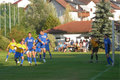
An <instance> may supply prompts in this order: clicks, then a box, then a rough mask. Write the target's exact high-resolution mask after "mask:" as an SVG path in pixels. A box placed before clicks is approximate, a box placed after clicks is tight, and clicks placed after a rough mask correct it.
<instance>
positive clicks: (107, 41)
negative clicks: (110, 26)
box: [104, 34, 114, 66]
mask: <svg viewBox="0 0 120 80" xmlns="http://www.w3.org/2000/svg"><path fill="white" fill-rule="evenodd" d="M104 46H105V54H106V58H107V62H108V66H109V65H110V61H111V62H112V65H114V64H113V60H112V59H111V57H110V56H109V54H110V49H111V46H112V45H111V41H110V39H109V36H108V35H107V34H105V35H104Z"/></svg>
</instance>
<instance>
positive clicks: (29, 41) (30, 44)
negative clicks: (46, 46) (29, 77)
mask: <svg viewBox="0 0 120 80" xmlns="http://www.w3.org/2000/svg"><path fill="white" fill-rule="evenodd" d="M33 43H34V38H33V37H32V34H31V33H30V32H29V33H28V37H27V38H26V39H25V44H26V45H27V47H28V51H29V52H28V56H29V59H30V65H32V56H31V54H32V55H33V59H34V62H35V65H37V62H36V57H35V53H34V49H33V47H34V46H33Z"/></svg>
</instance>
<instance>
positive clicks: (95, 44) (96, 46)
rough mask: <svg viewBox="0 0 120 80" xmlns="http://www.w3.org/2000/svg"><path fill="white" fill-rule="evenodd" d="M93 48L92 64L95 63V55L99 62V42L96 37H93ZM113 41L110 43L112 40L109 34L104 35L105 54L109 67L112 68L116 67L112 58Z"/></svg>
mask: <svg viewBox="0 0 120 80" xmlns="http://www.w3.org/2000/svg"><path fill="white" fill-rule="evenodd" d="M90 43H91V46H92V53H91V60H90V62H91V63H93V55H94V54H95V56H96V62H98V54H97V53H98V49H99V40H97V39H96V38H95V36H91V41H90ZM111 47H112V45H111V41H110V38H109V36H108V34H105V35H104V48H105V54H106V58H107V63H108V65H107V66H110V65H112V66H113V65H114V63H113V60H112V58H111V57H110V55H109V54H110V50H111Z"/></svg>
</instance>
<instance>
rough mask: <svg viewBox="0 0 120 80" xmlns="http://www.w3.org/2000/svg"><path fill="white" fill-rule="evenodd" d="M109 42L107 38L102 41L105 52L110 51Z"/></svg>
mask: <svg viewBox="0 0 120 80" xmlns="http://www.w3.org/2000/svg"><path fill="white" fill-rule="evenodd" d="M110 45H111V41H110V39H109V38H106V39H104V46H105V50H108V49H110Z"/></svg>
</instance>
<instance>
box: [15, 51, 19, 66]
mask: <svg viewBox="0 0 120 80" xmlns="http://www.w3.org/2000/svg"><path fill="white" fill-rule="evenodd" d="M14 57H15V63H16V65H17V62H18V61H17V59H18V57H19V53H18V52H16V53H15V56H14Z"/></svg>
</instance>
